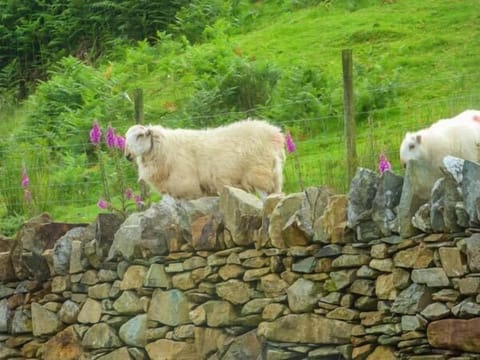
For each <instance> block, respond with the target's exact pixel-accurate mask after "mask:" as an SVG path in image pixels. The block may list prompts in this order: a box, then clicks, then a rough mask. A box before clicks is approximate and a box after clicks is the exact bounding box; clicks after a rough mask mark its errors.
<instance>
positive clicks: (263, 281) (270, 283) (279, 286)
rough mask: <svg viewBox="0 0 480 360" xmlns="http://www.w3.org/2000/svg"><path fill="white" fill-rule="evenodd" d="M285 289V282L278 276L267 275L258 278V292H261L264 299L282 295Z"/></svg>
mask: <svg viewBox="0 0 480 360" xmlns="http://www.w3.org/2000/svg"><path fill="white" fill-rule="evenodd" d="M245 276H246V273H245ZM287 287H288V284H287V282H286V281H285V280H283V279H281V278H280V276H278V274H267V275H265V276H262V277H261V278H260V286H259V290H261V291H263V292H264V294H265V296H266V297H276V296H280V295H284V294H285V293H286V289H287Z"/></svg>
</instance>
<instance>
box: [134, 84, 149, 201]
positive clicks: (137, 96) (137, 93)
mask: <svg viewBox="0 0 480 360" xmlns="http://www.w3.org/2000/svg"><path fill="white" fill-rule="evenodd" d="M133 106H134V111H135V123H137V124H143V120H144V113H143V89H135V90H134V91H133ZM138 186H139V187H140V196H141V197H142V202H143V208H140V209H138V210H145V208H147V207H148V206H149V204H147V203H146V201H147V199H149V198H150V187H149V186H148V184H147V183H146V182H145V181H143V180H141V181H140V182H139V184H138Z"/></svg>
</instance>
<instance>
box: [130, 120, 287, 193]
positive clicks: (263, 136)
mask: <svg viewBox="0 0 480 360" xmlns="http://www.w3.org/2000/svg"><path fill="white" fill-rule="evenodd" d="M284 146H285V137H284V135H283V133H282V131H281V129H280V128H278V127H276V126H274V125H271V124H269V123H268V122H266V121H263V120H254V119H247V120H241V121H237V122H235V123H232V124H230V125H225V126H221V127H217V128H210V129H204V130H192V129H169V128H166V127H162V126H159V125H153V126H152V125H149V126H143V125H134V126H132V127H130V128H129V129H128V130H127V133H126V134H125V156H126V158H127V159H128V160H130V161H132V160H135V162H136V164H137V167H138V178H139V181H142V180H143V181H145V182H146V183H148V184H149V185H150V186H152V187H153V189H154V190H156V191H158V192H159V193H160V194H164V195H170V196H172V197H173V198H177V199H196V198H199V197H202V196H216V195H218V194H219V193H220V192H221V191H222V189H223V187H224V186H225V185H229V186H234V187H237V188H240V189H243V190H245V191H247V192H251V193H254V192H255V191H258V192H259V193H260V194H261V195H264V196H265V194H270V193H279V192H281V191H282V183H283V165H284V162H285V150H284Z"/></svg>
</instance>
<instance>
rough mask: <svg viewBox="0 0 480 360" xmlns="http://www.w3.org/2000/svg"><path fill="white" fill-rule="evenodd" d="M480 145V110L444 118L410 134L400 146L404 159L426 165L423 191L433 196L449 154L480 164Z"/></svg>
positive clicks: (420, 189)
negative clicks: (445, 159) (479, 162)
mask: <svg viewBox="0 0 480 360" xmlns="http://www.w3.org/2000/svg"><path fill="white" fill-rule="evenodd" d="M479 143H480V111H477V110H466V111H464V112H462V113H460V114H459V115H457V116H455V117H453V118H450V119H442V120H439V121H437V122H436V123H434V124H432V125H431V126H430V127H428V128H425V129H422V130H419V131H417V132H414V133H410V132H408V133H407V134H406V135H405V138H404V139H403V141H402V144H401V145H400V160H401V162H402V163H404V164H406V163H407V162H408V161H409V160H410V159H417V160H421V161H422V162H423V164H424V166H425V169H424V174H423V175H424V176H422V178H421V179H419V181H420V182H421V184H419V186H418V187H419V191H421V192H427V193H429V192H430V190H431V188H432V186H433V184H434V182H435V180H436V179H438V178H440V177H441V176H442V173H441V171H440V167H441V166H442V161H443V158H444V157H445V156H447V155H452V156H456V157H459V158H462V159H466V160H472V161H478V160H479V148H478V144H479Z"/></svg>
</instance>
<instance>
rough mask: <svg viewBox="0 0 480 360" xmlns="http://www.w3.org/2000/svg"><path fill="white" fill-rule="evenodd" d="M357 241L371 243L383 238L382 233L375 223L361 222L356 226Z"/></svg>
mask: <svg viewBox="0 0 480 360" xmlns="http://www.w3.org/2000/svg"><path fill="white" fill-rule="evenodd" d="M355 233H356V240H357V241H359V242H364V243H365V242H369V241H372V240H377V239H380V238H381V237H382V233H381V231H380V229H379V228H378V227H377V225H376V224H375V223H374V222H373V221H361V222H359V223H358V224H357V225H356V226H355Z"/></svg>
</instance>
